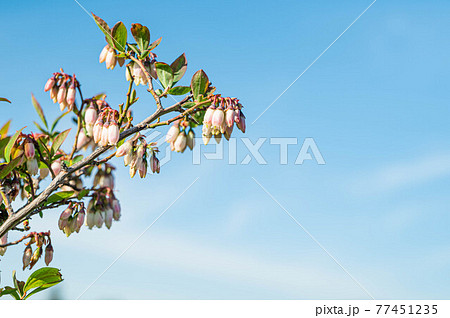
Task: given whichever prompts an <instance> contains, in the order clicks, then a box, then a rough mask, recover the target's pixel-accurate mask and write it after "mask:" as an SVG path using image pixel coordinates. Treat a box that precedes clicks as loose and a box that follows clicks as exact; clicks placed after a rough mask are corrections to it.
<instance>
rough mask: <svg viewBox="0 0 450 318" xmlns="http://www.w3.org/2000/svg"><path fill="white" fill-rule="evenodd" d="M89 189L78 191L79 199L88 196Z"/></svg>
mask: <svg viewBox="0 0 450 318" xmlns="http://www.w3.org/2000/svg"><path fill="white" fill-rule="evenodd" d="M89 192H90V191H89V189H83V190H81V191H80V193H78V196H77V199H78V200H81V199H83V198H84V197H85V196H87V195H88V194H89Z"/></svg>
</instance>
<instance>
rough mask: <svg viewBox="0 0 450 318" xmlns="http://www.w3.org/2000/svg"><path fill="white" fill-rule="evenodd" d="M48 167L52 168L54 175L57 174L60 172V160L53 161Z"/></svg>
mask: <svg viewBox="0 0 450 318" xmlns="http://www.w3.org/2000/svg"><path fill="white" fill-rule="evenodd" d="M50 167H51V168H52V170H53V173H54V174H55V176H57V175H58V174H59V173H60V172H61V162H59V161H53V162H52V164H51V166H50Z"/></svg>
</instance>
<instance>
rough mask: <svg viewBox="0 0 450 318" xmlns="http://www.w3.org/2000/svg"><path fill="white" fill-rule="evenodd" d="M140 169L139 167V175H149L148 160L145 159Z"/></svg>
mask: <svg viewBox="0 0 450 318" xmlns="http://www.w3.org/2000/svg"><path fill="white" fill-rule="evenodd" d="M138 169H139V176H140V177H141V178H145V176H146V175H147V160H143V161H142V162H141V164H140V166H139V167H138Z"/></svg>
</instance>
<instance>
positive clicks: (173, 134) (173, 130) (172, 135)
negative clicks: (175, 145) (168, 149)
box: [166, 123, 180, 143]
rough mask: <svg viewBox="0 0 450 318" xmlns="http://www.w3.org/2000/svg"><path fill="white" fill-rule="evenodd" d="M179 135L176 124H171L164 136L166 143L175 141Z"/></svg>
mask: <svg viewBox="0 0 450 318" xmlns="http://www.w3.org/2000/svg"><path fill="white" fill-rule="evenodd" d="M179 133H180V128H179V127H178V123H176V124H173V125H172V126H171V127H170V129H169V131H168V132H167V135H166V142H167V143H171V142H173V141H175V140H176V139H177V137H178V134H179Z"/></svg>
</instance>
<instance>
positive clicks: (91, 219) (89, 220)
mask: <svg viewBox="0 0 450 318" xmlns="http://www.w3.org/2000/svg"><path fill="white" fill-rule="evenodd" d="M86 225H87V227H88V228H89V229H92V228H93V227H94V226H95V213H94V212H89V211H88V213H87V215H86Z"/></svg>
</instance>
